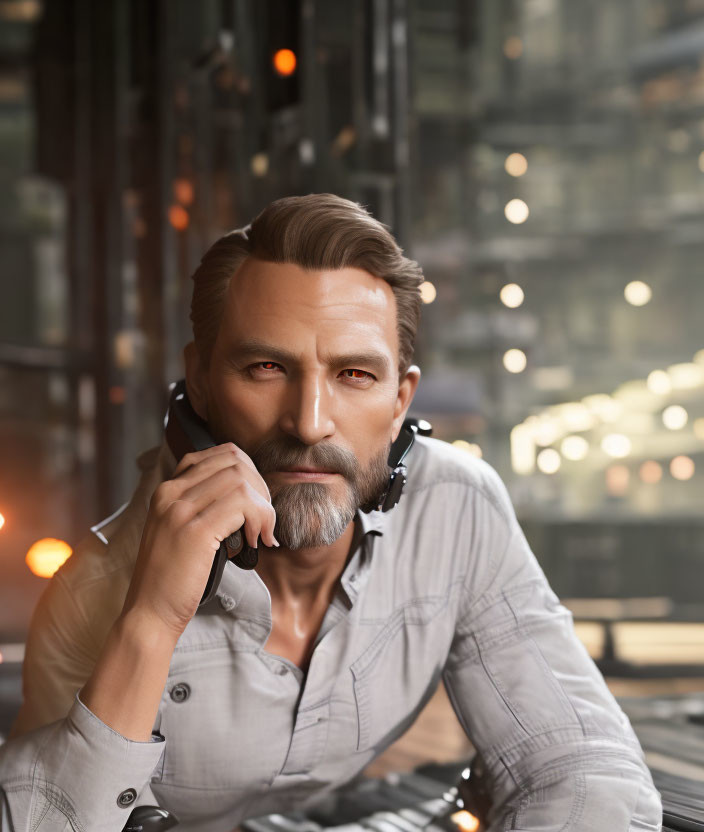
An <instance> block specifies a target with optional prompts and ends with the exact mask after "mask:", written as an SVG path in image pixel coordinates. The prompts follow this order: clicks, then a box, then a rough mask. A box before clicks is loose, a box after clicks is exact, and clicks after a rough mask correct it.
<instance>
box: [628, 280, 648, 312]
mask: <svg viewBox="0 0 704 832" xmlns="http://www.w3.org/2000/svg"><path fill="white" fill-rule="evenodd" d="M623 296H624V297H625V298H626V300H627V301H628V302H629V303H630V304H631V306H645V304H646V303H648V302H649V301H650V299H651V298H652V296H653V290H652V289H651V288H650V286H648V284H647V283H644V282H643V281H642V280H632V281H631V282H630V283H629V284H627V285H626V288H625V289H624V290H623Z"/></svg>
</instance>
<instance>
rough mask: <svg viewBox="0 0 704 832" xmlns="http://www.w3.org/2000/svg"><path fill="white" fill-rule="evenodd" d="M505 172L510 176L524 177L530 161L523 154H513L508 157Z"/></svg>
mask: <svg viewBox="0 0 704 832" xmlns="http://www.w3.org/2000/svg"><path fill="white" fill-rule="evenodd" d="M504 170H505V171H506V173H508V174H509V176H523V174H524V173H525V172H526V171H527V170H528V160H527V159H526V157H525V156H524V155H523V154H522V153H511V154H509V155H508V156H507V157H506V161H505V162H504Z"/></svg>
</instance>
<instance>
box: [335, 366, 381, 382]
mask: <svg viewBox="0 0 704 832" xmlns="http://www.w3.org/2000/svg"><path fill="white" fill-rule="evenodd" d="M342 372H343V373H354V374H355V375H351V376H345V378H349V379H352V380H353V381H366V379H368V378H369V379H373V378H374V376H373V375H372V374H371V373H368V372H367V371H366V370H356V369H354V368H352V367H348V368H347V369H346V370H343V371H342Z"/></svg>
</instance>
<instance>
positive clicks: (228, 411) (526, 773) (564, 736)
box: [0, 194, 661, 832]
mask: <svg viewBox="0 0 704 832" xmlns="http://www.w3.org/2000/svg"><path fill="white" fill-rule="evenodd" d="M421 281H422V276H421V272H420V268H419V267H418V265H417V264H416V263H414V262H412V261H410V260H408V259H406V258H404V257H403V255H402V253H401V250H400V249H399V248H398V246H397V245H396V243H395V242H394V240H393V238H392V237H391V235H390V234H389V233H388V232H387V230H386V229H385V228H384V227H383V226H382V225H381V224H380V223H378V222H376V221H375V220H374V219H372V218H371V217H370V216H369V215H368V214H367V213H366V211H364V210H363V209H362V208H361V207H359V206H358V205H356V204H355V203H351V202H348V201H346V200H343V199H340V198H338V197H335V196H332V195H329V194H313V195H309V196H307V197H297V198H290V199H283V200H279V201H277V202H275V203H272V204H271V205H270V206H269V207H268V208H267V209H265V211H263V212H262V214H260V215H259V216H258V217H257V218H256V219H255V220H254V222H253V223H252V225H251V227H250V228H248V229H246V230H245V231H244V232H235V233H232V234H230V235H227V236H226V237H224V238H222V239H221V240H219V241H218V242H217V243H216V244H215V245H214V246H213V248H211V249H210V251H209V252H208V253H207V254H206V255H205V257H204V259H203V261H202V264H201V266H200V267H199V269H198V270H197V271H196V273H195V275H194V282H195V288H194V295H193V303H192V314H191V317H192V321H193V328H194V342H193V343H191V344H189V345H188V346H187V347H186V349H185V360H186V381H187V390H188V395H189V399H190V401H191V403H192V405H193V407H194V408H195V410H196V411H197V413H198V414H199V415H200V416H201V417H202V418H203V419H205V420H206V421H207V423H208V427H209V429H210V432H211V433H212V435H213V436H214V438H215V440H216V442H217V444H216V445H215V446H214V447H212V448H210V449H208V450H206V451H200V452H196V453H192V454H187V455H186V456H184V457H183V459H181V460H180V461H178V462H177V460H176V459H175V458H174V456H173V454H172V453H171V451H170V450H169V448H168V446H167V445H166V444H163V445H162V447H161V448H160V449H153V450H152V451H150V452H147V453H146V454H144V455H143V456H142V457H140V460H139V462H140V466H141V467H142V469H143V476H142V480H141V482H140V484H139V486H138V488H137V490H136V492H135V494H134V496H133V498H132V500H131V502H130V503H129V505H128V506H127V507H126V508H124V510H122V511H121V512H119V513H118V514H117V515H116V516H113V517H112V518H109V520H108V521H105V523H103V524H101V525H100V526H98V527H94V529H93V530H92V531H93V532H94V534H93V535H92V536H91V537H90V538H89V539H87V540H86V541H84V542H83V544H82V545H81V546H79V547H78V549H77V550H76V552H75V553H74V555H73V556H72V557H71V558H70V560H69V561H68V562H67V563H66V564H65V566H64V567H62V568H61V569H60V570H59V571H58V572H57V574H56V575H55V576H54V578H53V579H52V581H51V582H50V584H49V586H48V588H47V590H46V592H45V594H44V596H43V597H42V599H41V601H40V603H39V605H38V608H37V610H36V612H35V616H34V619H33V622H32V626H31V632H30V636H29V640H28V644H27V656H26V659H25V668H24V673H25V676H24V693H25V701H24V704H23V706H22V710H21V712H20V714H19V717H18V719H17V722H16V723H15V725H14V727H13V731H12V734H11V737H10V739H9V741H8V742H7V743H6V745H5V746H4V747H2V748H1V749H0V784H1V785H2V787H3V788H4V791H5V795H6V813H7V815H8V816H9V815H11V817H12V822H13V823H14V829H15V830H16V832H29V830H30V829H31V830H34V829H45V828H46V829H52V830H54V829H55V830H63V829H79V830H90V832H102V830H105V832H118V830H121V829H122V828H123V827H124V825H125V822H126V819H127V817H128V816H129V814H130V811H132V810H133V809H134V808H135V807H136V806H139V805H143V804H144V805H150V804H151V805H159V806H161V807H163V808H164V809H167V810H168V811H170V812H172V813H174V814H175V815H176V816H177V817H178V819H179V821H180V823H179V828H180V829H183V830H184V831H185V830H199V831H200V832H226V830H230V829H232V828H233V827H234V826H236V825H237V824H238V823H239V822H240V821H241V820H242V819H243V818H246V817H252V816H256V815H261V814H265V813H270V812H274V811H285V810H290V809H292V808H294V807H298V806H302V805H304V804H305V803H306V801H310V800H311V799H314V798H316V797H318V796H320V795H321V794H323V793H324V792H325V791H326V790H330V789H333V788H335V787H337V786H339V785H341V784H342V783H344V782H345V781H347V780H349V779H350V778H351V777H353V776H354V775H356V774H357V773H358V772H359V771H361V770H362V769H363V768H364V767H365V766H366V765H367V764H368V763H369V762H370V761H371V760H372V759H373V758H374V757H375V756H377V755H378V754H379V753H380V752H381V751H382V750H383V749H384V748H385V747H387V746H388V745H389V744H390V743H391V742H393V741H394V740H395V739H396V738H397V737H399V736H400V735H401V734H402V733H403V732H404V731H405V730H406V728H408V726H409V725H410V724H411V722H412V721H413V719H414V718H415V716H416V715H417V714H418V713H419V712H420V710H421V709H422V708H423V706H424V704H425V703H426V702H427V701H428V699H429V697H430V696H431V695H432V693H433V692H434V690H435V689H436V687H437V684H438V683H439V680H440V679H441V678H442V679H443V681H444V684H445V685H446V687H447V690H448V693H449V695H450V698H451V701H452V704H453V707H454V708H455V711H456V713H457V716H458V718H459V720H460V722H461V724H462V726H463V728H464V729H465V731H466V732H467V735H468V736H469V738H470V739H471V740H472V742H473V743H474V744H475V746H476V747H477V749H478V750H479V752H480V753H481V755H482V759H483V763H484V766H485V768H486V770H487V772H488V780H489V783H490V788H491V791H492V796H493V811H492V815H491V818H490V824H491V825H490V828H491V830H504V829H521V830H558V829H560V830H574V831H575V832H577V830H579V832H587V830H589V832H593V830H609V832H618V831H619V830H621V831H622V832H626V830H645V829H647V830H656V829H659V828H660V817H661V807H660V803H659V798H658V794H657V792H656V791H655V789H654V787H653V784H652V780H651V778H650V775H649V773H648V770H647V768H646V767H645V765H644V762H643V757H642V753H641V750H640V747H639V745H638V742H637V740H636V739H635V736H634V734H633V732H632V730H631V728H630V725H629V724H628V721H627V719H626V718H625V716H624V715H623V713H622V712H621V710H620V709H619V707H618V705H617V704H616V702H615V701H614V699H613V698H612V697H611V695H610V694H609V692H608V690H607V688H606V686H605V684H604V681H603V679H602V678H601V677H600V675H599V674H598V672H597V670H596V669H595V667H594V665H593V663H592V662H591V661H590V659H589V658H588V656H587V654H586V653H585V651H584V649H583V648H582V646H581V645H580V643H579V642H578V641H577V639H576V638H575V636H574V632H573V629H572V623H571V618H570V616H569V614H568V613H567V612H566V611H565V610H564V608H562V607H561V606H560V605H559V603H558V600H557V598H556V597H555V595H554V594H553V593H552V592H551V590H550V588H549V587H548V585H547V582H546V580H545V577H544V576H543V574H542V572H541V570H540V569H539V567H538V565H537V563H536V561H535V559H534V557H533V555H532V553H531V552H530V549H529V548H528V545H527V543H526V541H525V538H524V536H523V534H522V532H521V529H520V527H519V525H518V523H517V521H516V517H515V514H514V512H513V508H512V506H511V503H510V500H509V497H508V495H507V492H506V489H505V488H504V486H503V484H502V482H501V481H500V479H499V477H498V476H497V474H496V473H495V472H494V471H493V469H492V468H491V467H490V466H489V465H488V464H486V463H484V462H482V461H481V460H476V459H474V458H471V457H468V456H467V455H465V454H463V453H461V452H458V451H457V450H456V449H454V448H453V447H452V446H450V445H448V444H445V443H443V442H440V441H438V440H435V439H430V438H424V437H419V438H418V439H417V440H416V444H415V446H414V447H413V449H412V450H411V452H410V453H409V455H408V457H407V464H408V483H407V485H406V488H405V491H404V493H403V495H402V497H401V499H400V502H399V503H398V505H397V506H395V507H394V508H393V509H391V510H390V511H388V512H381V511H379V510H377V508H378V506H379V501H380V499H381V497H382V495H383V494H384V491H385V489H386V485H387V481H388V476H389V469H388V467H387V464H386V462H387V457H388V452H389V447H390V445H391V443H392V442H393V440H394V439H395V438H396V437H397V436H398V433H399V430H400V429H401V426H402V423H403V420H404V417H405V416H406V413H407V411H408V407H409V405H410V403H411V401H412V399H413V395H414V393H415V390H416V387H417V385H418V381H419V377H420V371H419V370H418V368H417V367H415V366H414V365H412V364H411V360H412V354H413V339H414V337H415V330H416V327H417V323H418V317H419V307H420V299H419V286H420V283H421ZM243 524H244V529H245V535H246V538H247V540H248V541H249V543H250V545H256V544H257V543H259V552H260V556H259V563H258V565H257V567H256V570H255V571H251V572H248V571H244V570H241V569H238V568H237V567H236V566H235V565H234V564H233V563H228V564H227V565H226V568H225V571H224V573H223V578H222V582H221V584H220V587H219V590H218V594H217V598H216V599H213V601H210V602H208V603H206V604H204V605H203V606H202V607H200V608H199V606H198V604H199V601H200V599H201V595H202V593H203V589H204V586H205V583H206V580H207V577H208V574H209V571H210V566H211V563H212V560H213V555H214V553H215V551H216V550H217V548H218V546H219V544H220V541H222V540H223V539H224V538H225V537H226V536H227V535H229V534H231V533H232V532H233V531H235V530H236V529H238V528H240V527H241V526H242V525H243ZM8 823H9V821H8Z"/></svg>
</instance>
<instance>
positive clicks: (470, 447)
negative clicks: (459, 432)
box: [452, 439, 483, 459]
mask: <svg viewBox="0 0 704 832" xmlns="http://www.w3.org/2000/svg"><path fill="white" fill-rule="evenodd" d="M452 444H453V446H454V447H455V448H459V449H460V450H461V451H464V452H465V453H468V454H470V455H471V456H476V457H478V458H479V459H481V458H482V456H483V453H482V449H481V448H480V447H479V445H477V444H475V443H474V442H467V440H466V439H455V440H454V442H453V443H452Z"/></svg>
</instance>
